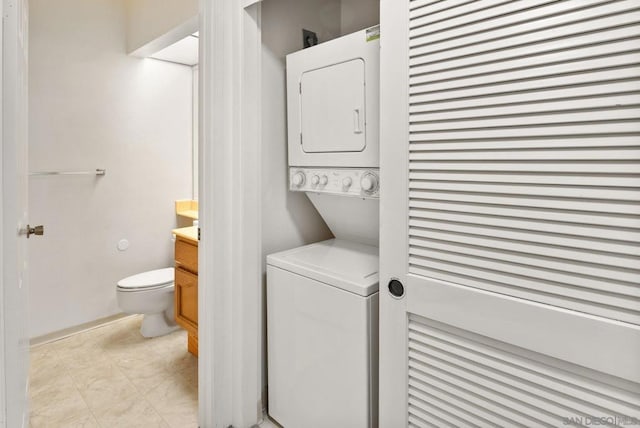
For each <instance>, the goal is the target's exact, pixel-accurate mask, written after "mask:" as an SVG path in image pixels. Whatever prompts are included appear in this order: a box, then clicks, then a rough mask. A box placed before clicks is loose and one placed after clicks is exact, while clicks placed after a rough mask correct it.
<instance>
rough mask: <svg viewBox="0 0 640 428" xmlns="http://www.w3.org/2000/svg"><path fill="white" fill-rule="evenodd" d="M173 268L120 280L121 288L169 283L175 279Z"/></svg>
mask: <svg viewBox="0 0 640 428" xmlns="http://www.w3.org/2000/svg"><path fill="white" fill-rule="evenodd" d="M173 275H174V273H173V268H172V267H171V268H164V269H156V270H151V271H148V272H143V273H139V274H137V275H132V276H128V277H126V278H124V279H121V280H120V281H118V287H119V288H128V289H142V288H151V287H158V286H162V285H167V284H170V283H172V282H173V280H174V276H173Z"/></svg>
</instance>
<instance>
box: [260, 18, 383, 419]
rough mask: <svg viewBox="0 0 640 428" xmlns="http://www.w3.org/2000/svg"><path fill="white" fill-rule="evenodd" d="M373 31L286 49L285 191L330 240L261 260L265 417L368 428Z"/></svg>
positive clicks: (373, 237) (373, 337)
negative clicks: (301, 198) (310, 210)
mask: <svg viewBox="0 0 640 428" xmlns="http://www.w3.org/2000/svg"><path fill="white" fill-rule="evenodd" d="M378 39H379V29H378V28H377V27H376V28H371V29H368V30H363V31H360V32H357V33H354V34H351V35H348V36H344V37H341V38H339V39H335V40H332V41H329V42H326V43H323V44H320V45H317V46H314V47H312V48H308V49H305V50H303V51H300V52H296V53H293V54H291V55H289V56H287V105H288V127H289V132H288V137H289V143H288V144H289V178H290V180H289V181H290V183H289V189H290V190H291V191H295V192H305V193H306V194H307V196H308V197H309V199H310V200H311V202H312V203H313V205H314V206H315V207H316V209H317V210H318V212H319V213H320V215H321V216H322V217H323V218H324V220H325V222H326V223H327V225H328V226H329V228H330V229H331V231H332V232H333V234H334V236H335V239H331V240H328V241H323V242H318V243H315V244H311V245H307V246H304V247H300V248H295V249H292V250H289V251H284V252H281V253H277V254H272V255H269V256H268V257H267V347H268V384H269V414H270V416H271V417H272V418H273V419H275V420H276V422H278V423H280V424H281V425H282V426H283V427H285V428H299V427H304V428H314V427H318V428H321V427H322V428H325V427H345V428H359V427H363V428H365V427H375V426H377V373H378V238H379V200H378V197H379V178H378V177H379V175H378V174H379V70H380V62H379V61H380V60H379V55H380V44H379V40H378Z"/></svg>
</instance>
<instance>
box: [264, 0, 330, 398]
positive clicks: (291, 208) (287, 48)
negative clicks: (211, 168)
mask: <svg viewBox="0 0 640 428" xmlns="http://www.w3.org/2000/svg"><path fill="white" fill-rule="evenodd" d="M302 28H306V29H308V30H312V31H315V32H316V33H317V34H318V38H319V40H320V41H321V42H322V41H326V40H330V39H333V38H335V37H338V36H339V35H340V2H339V1H338V0H331V1H323V2H319V1H315V0H266V1H264V2H263V3H262V104H263V109H262V183H263V187H262V194H263V198H262V218H263V220H262V248H263V251H262V254H263V258H262V260H263V272H264V271H265V270H266V256H267V255H268V254H271V253H275V252H278V251H282V250H286V249H290V248H295V247H299V246H301V245H305V244H308V243H312V242H317V241H321V240H324V239H329V238H331V237H332V235H331V232H330V231H329V229H328V228H327V226H326V224H325V223H324V221H323V220H322V218H321V217H320V215H319V214H318V212H317V211H316V209H315V208H314V207H313V205H312V204H311V202H310V201H309V199H308V198H307V197H306V195H305V194H304V193H296V192H289V191H288V163H287V121H286V112H287V106H286V86H285V83H286V80H285V56H286V55H287V54H288V53H291V52H294V51H297V50H300V49H302ZM263 339H264V340H265V342H264V343H263V359H262V361H263V379H262V381H263V387H265V386H266V334H263Z"/></svg>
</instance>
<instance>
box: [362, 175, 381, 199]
mask: <svg viewBox="0 0 640 428" xmlns="http://www.w3.org/2000/svg"><path fill="white" fill-rule="evenodd" d="M378 186H379V182H378V176H377V175H376V174H374V173H373V172H366V173H364V174H363V175H362V178H361V179H360V188H361V189H362V191H363V192H364V193H365V194H367V195H372V194H374V193H376V192H377V191H378Z"/></svg>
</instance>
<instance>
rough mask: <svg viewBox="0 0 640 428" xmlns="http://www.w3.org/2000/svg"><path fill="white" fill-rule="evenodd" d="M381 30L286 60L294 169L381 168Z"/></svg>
mask: <svg viewBox="0 0 640 428" xmlns="http://www.w3.org/2000/svg"><path fill="white" fill-rule="evenodd" d="M379 84H380V41H379V29H378V27H374V28H370V29H367V30H362V31H359V32H357V33H353V34H350V35H348V36H344V37H340V38H339V39H335V40H331V41H328V42H326V43H322V44H320V45H317V46H314V47H311V48H308V49H304V50H302V51H299V52H295V53H292V54H290V55H288V56H287V105H288V122H289V126H288V128H289V166H292V167H314V166H315V167H318V166H321V167H333V168H340V167H348V168H378V166H379V161H380V158H379Z"/></svg>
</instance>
